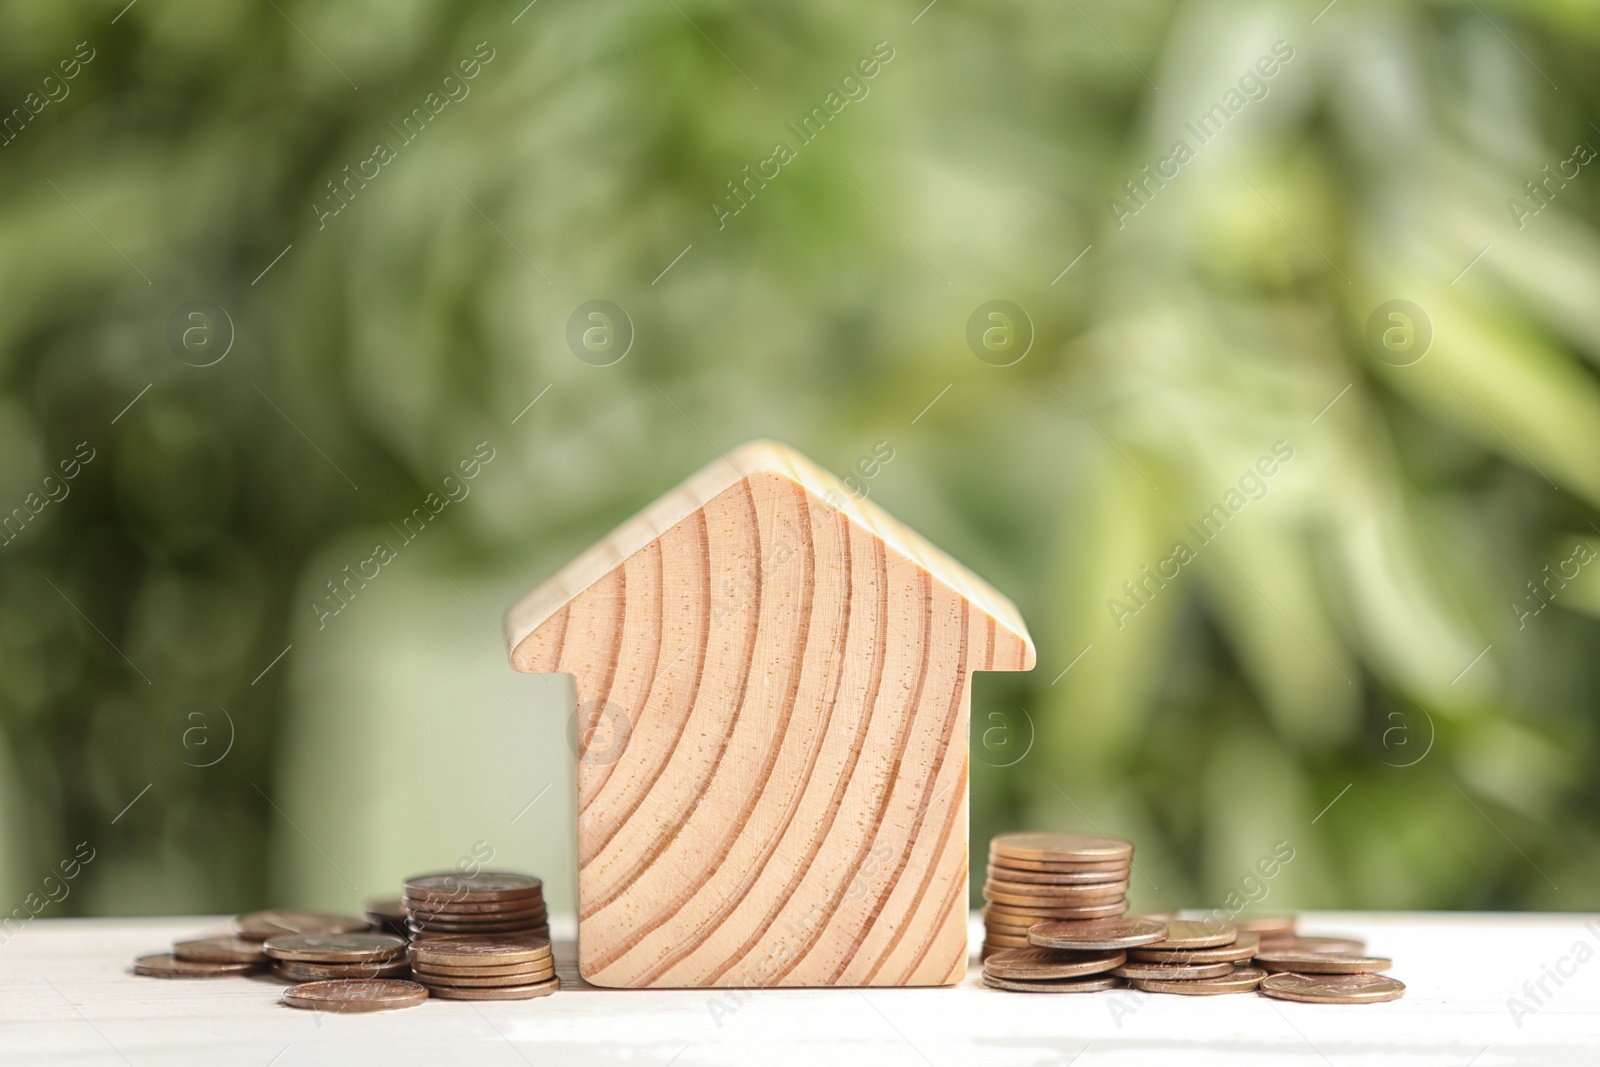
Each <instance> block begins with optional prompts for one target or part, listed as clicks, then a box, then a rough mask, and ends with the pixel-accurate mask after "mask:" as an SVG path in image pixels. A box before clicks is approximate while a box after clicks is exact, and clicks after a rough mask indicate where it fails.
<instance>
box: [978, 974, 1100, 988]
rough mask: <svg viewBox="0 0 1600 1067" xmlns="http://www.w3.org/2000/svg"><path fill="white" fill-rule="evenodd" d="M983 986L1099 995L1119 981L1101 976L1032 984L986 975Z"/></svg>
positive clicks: (1017, 979)
mask: <svg viewBox="0 0 1600 1067" xmlns="http://www.w3.org/2000/svg"><path fill="white" fill-rule="evenodd" d="M983 984H984V985H986V986H988V987H989V988H990V989H1004V990H1005V991H1007V992H1008V993H1098V992H1100V990H1102V989H1115V988H1116V987H1117V980H1116V979H1115V978H1110V977H1106V976H1101V975H1095V976H1091V977H1089V978H1051V979H1045V980H1041V981H1033V982H1030V981H1028V980H1026V979H1019V978H996V977H995V976H994V975H992V974H987V973H986V974H984V976H983Z"/></svg>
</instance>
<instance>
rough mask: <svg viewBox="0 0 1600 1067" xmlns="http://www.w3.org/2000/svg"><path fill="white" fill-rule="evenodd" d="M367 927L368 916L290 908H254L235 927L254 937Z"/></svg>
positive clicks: (341, 931)
mask: <svg viewBox="0 0 1600 1067" xmlns="http://www.w3.org/2000/svg"><path fill="white" fill-rule="evenodd" d="M366 928H367V920H365V919H356V918H352V917H351V916H349V915H332V914H329V913H328V912H325V911H289V910H286V909H281V908H275V909H272V910H270V911H252V912H250V913H249V914H247V915H241V916H239V917H238V918H237V919H234V920H233V931H234V933H236V934H238V935H239V936H240V937H246V938H249V939H250V940H252V941H265V940H266V939H267V938H269V937H286V936H289V935H291V934H356V933H360V932H361V931H363V930H365V929H366Z"/></svg>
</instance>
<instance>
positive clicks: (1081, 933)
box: [1028, 919, 1167, 949]
mask: <svg viewBox="0 0 1600 1067" xmlns="http://www.w3.org/2000/svg"><path fill="white" fill-rule="evenodd" d="M1166 936H1167V928H1166V926H1164V925H1163V924H1161V923H1151V922H1130V921H1128V920H1127V919H1080V920H1078V921H1076V922H1048V923H1043V924H1041V925H1039V926H1035V927H1034V928H1033V929H1031V930H1029V931H1028V941H1029V942H1030V943H1032V944H1034V945H1038V946H1039V947H1040V948H1075V949H1096V948H1100V949H1105V948H1137V947H1138V946H1140V945H1148V944H1152V943H1154V942H1156V941H1160V940H1161V939H1162V938H1164V937H1166Z"/></svg>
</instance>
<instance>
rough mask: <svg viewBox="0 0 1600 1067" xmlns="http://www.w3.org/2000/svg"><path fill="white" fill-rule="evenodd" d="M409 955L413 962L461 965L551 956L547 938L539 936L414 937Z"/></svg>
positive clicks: (532, 960)
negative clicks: (422, 938) (498, 937)
mask: <svg viewBox="0 0 1600 1067" xmlns="http://www.w3.org/2000/svg"><path fill="white" fill-rule="evenodd" d="M410 956H411V960H412V962H413V963H421V964H429V963H444V964H454V965H456V966H461V965H463V964H466V963H468V962H477V963H533V962H536V961H538V960H544V959H548V958H549V957H550V942H549V941H547V940H545V939H544V938H542V937H512V938H504V939H499V940H496V939H493V938H487V937H459V938H440V939H438V940H428V941H413V942H412V943H411V949H410Z"/></svg>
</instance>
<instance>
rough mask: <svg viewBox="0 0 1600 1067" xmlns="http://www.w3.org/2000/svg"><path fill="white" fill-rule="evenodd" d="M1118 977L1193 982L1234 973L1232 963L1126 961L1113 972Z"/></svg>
mask: <svg viewBox="0 0 1600 1067" xmlns="http://www.w3.org/2000/svg"><path fill="white" fill-rule="evenodd" d="M1111 973H1112V974H1114V975H1116V976H1117V977H1118V978H1127V979H1129V980H1130V981H1131V980H1132V979H1134V978H1159V979H1162V980H1163V981H1169V982H1192V981H1194V980H1196V979H1198V978H1221V977H1223V976H1224V975H1229V974H1232V973H1233V964H1231V963H1139V962H1134V963H1124V964H1123V965H1122V966H1121V967H1118V968H1117V969H1116V970H1114V971H1112V972H1111Z"/></svg>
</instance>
